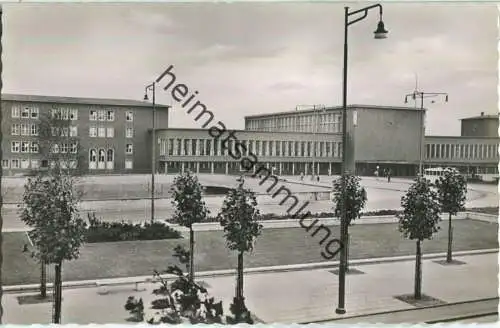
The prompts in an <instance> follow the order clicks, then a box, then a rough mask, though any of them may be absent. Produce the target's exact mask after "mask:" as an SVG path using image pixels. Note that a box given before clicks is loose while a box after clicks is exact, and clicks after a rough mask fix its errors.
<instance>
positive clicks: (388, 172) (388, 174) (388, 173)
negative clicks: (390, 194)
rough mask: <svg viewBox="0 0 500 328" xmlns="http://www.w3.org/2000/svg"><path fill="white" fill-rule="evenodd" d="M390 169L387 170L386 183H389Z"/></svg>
mask: <svg viewBox="0 0 500 328" xmlns="http://www.w3.org/2000/svg"><path fill="white" fill-rule="evenodd" d="M391 173H392V172H391V169H387V182H391Z"/></svg>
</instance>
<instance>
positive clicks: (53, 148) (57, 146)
mask: <svg viewBox="0 0 500 328" xmlns="http://www.w3.org/2000/svg"><path fill="white" fill-rule="evenodd" d="M50 152H51V153H53V154H57V153H59V145H58V144H53V145H52V147H51V149H50Z"/></svg>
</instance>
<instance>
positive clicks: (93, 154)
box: [89, 149, 97, 163]
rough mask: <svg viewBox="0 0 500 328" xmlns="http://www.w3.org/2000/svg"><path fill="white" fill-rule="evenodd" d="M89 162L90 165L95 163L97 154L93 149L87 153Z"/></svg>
mask: <svg viewBox="0 0 500 328" xmlns="http://www.w3.org/2000/svg"><path fill="white" fill-rule="evenodd" d="M89 162H91V163H95V162H97V152H96V150H95V149H91V150H90V151H89Z"/></svg>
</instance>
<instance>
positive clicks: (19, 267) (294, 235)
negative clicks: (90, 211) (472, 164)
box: [3, 220, 498, 285]
mask: <svg viewBox="0 0 500 328" xmlns="http://www.w3.org/2000/svg"><path fill="white" fill-rule="evenodd" d="M446 224H447V222H446V221H443V222H441V226H442V227H443V228H442V230H441V231H440V232H439V233H437V234H436V235H435V237H434V239H433V240H431V241H425V242H424V243H423V251H424V253H435V252H445V251H446V247H447V229H446ZM454 227H455V230H454V232H455V234H454V250H456V251H462V250H475V249H488V248H498V237H497V231H498V224H496V223H487V222H482V221H474V220H457V221H455V222H454ZM331 230H332V232H333V235H335V236H338V233H339V229H338V226H335V227H331ZM350 232H351V236H352V237H351V240H352V241H351V250H350V256H351V258H352V259H361V258H373V257H385V256H398V255H412V254H414V252H415V243H414V242H413V241H408V240H403V239H402V237H401V234H400V233H399V232H398V230H397V224H373V225H371V224H363V225H354V226H352V227H351V229H350ZM222 234H223V233H222V232H221V231H203V232H197V233H196V235H195V240H196V248H195V264H196V270H197V271H208V270H220V269H230V268H234V267H235V265H236V257H235V255H234V254H233V253H232V252H230V251H228V250H227V249H226V247H225V241H224V239H223V236H222ZM24 238H25V237H24V236H23V234H20V233H4V266H3V283H4V285H14V284H28V283H37V282H38V279H39V276H38V275H39V273H38V268H37V265H36V263H34V262H33V261H32V260H31V259H30V258H29V257H28V256H25V255H24V254H22V253H21V251H22V245H23V243H24V240H25V239H24ZM321 238H322V237H321V236H320V235H319V234H318V235H317V236H316V237H311V236H310V235H309V234H308V233H307V232H306V231H305V230H304V229H302V228H284V229H266V230H264V231H263V234H262V236H260V237H259V239H258V240H257V242H256V246H255V250H254V252H253V253H252V254H250V255H248V256H246V257H245V267H261V266H274V265H286V264H301V263H313V262H322V261H324V259H323V258H322V257H321V255H320V253H321V251H322V250H323V248H322V247H321V246H319V244H318V242H319V240H321ZM179 243H181V244H184V245H187V240H179V239H178V240H161V241H141V242H137V241H134V242H110V243H98V244H87V245H85V247H83V249H82V251H81V257H80V258H79V259H78V260H76V261H72V262H67V263H65V264H64V265H63V278H64V280H66V281H71V280H87V279H99V278H111V277H126V276H140V275H148V274H150V273H151V272H152V271H153V270H154V269H158V270H161V269H164V268H166V267H167V266H168V265H169V264H173V263H174V261H173V259H172V256H171V255H172V251H171V250H172V249H173V248H174V246H175V245H177V244H179ZM49 276H50V277H51V279H53V271H49Z"/></svg>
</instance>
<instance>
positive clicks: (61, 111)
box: [50, 108, 78, 121]
mask: <svg viewBox="0 0 500 328" xmlns="http://www.w3.org/2000/svg"><path fill="white" fill-rule="evenodd" d="M50 114H51V117H52V118H53V119H56V120H63V121H68V120H69V121H76V120H78V109H76V108H52V109H51V110H50Z"/></svg>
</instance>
